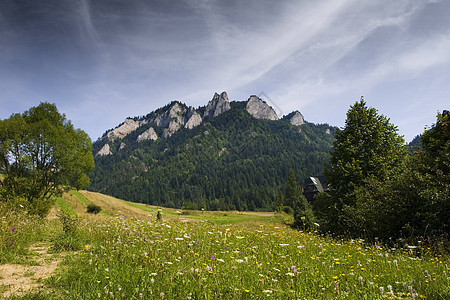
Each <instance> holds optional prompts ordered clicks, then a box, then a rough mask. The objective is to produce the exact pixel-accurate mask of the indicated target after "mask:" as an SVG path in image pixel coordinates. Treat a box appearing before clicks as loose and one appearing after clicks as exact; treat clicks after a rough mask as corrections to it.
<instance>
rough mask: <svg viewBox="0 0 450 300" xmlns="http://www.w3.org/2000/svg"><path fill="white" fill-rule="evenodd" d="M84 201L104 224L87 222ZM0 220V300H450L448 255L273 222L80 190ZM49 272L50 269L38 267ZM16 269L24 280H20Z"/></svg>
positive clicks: (266, 216)
mask: <svg viewBox="0 0 450 300" xmlns="http://www.w3.org/2000/svg"><path fill="white" fill-rule="evenodd" d="M90 203H93V204H96V205H99V206H101V207H102V208H103V211H104V214H98V215H92V214H87V213H86V206H87V205H88V204H90ZM0 210H1V212H2V216H3V222H2V223H0V224H1V226H2V227H0V228H1V231H0V233H1V235H0V242H1V244H0V247H1V248H0V271H1V273H0V297H1V296H3V297H5V298H8V297H10V298H22V299H61V298H64V299H92V298H105V299H106V298H109V299H113V298H120V299H212V298H214V299H261V298H273V299H288V298H291V299H294V298H295V299H297V298H300V299H331V298H333V299H384V298H386V299H411V298H412V299H425V298H426V299H448V298H449V296H450V288H449V286H450V284H449V281H450V279H449V276H448V272H449V271H450V270H449V268H448V263H449V258H448V257H446V256H438V255H436V256H433V255H431V253H428V252H427V251H428V249H423V248H421V247H420V245H409V247H405V248H402V249H387V248H385V247H383V245H377V244H374V245H373V244H366V243H365V242H364V241H362V240H358V241H353V240H351V241H344V240H336V239H332V238H328V237H323V236H318V235H316V234H314V233H304V232H300V231H297V230H292V229H290V228H289V227H288V226H286V225H284V224H283V220H282V216H280V215H274V214H271V213H238V212H202V211H191V212H179V211H177V210H174V209H163V210H162V219H161V220H157V217H156V215H157V212H158V210H159V208H158V207H156V206H148V205H142V204H137V203H129V202H125V201H122V200H119V199H116V198H112V197H109V196H105V195H101V194H98V193H92V192H86V191H80V192H70V193H67V194H65V195H64V196H63V197H62V198H59V199H57V207H56V208H55V210H54V211H53V213H52V215H51V217H50V218H49V219H47V220H40V221H39V220H35V219H31V218H29V217H28V216H26V215H24V214H22V213H21V212H19V211H13V210H11V209H9V210H8V208H7V207H5V206H2V207H0ZM63 212H65V214H63ZM62 215H64V216H62ZM75 216H78V217H77V218H75ZM36 244H38V245H39V247H36ZM36 249H40V250H36ZM39 258H42V259H39ZM18 263H19V264H18ZM36 264H38V266H34V265H36ZM56 264H57V265H58V267H57V268H56V270H55V269H54V268H53V269H52V268H50V267H47V266H50V265H56ZM23 265H25V266H28V267H27V268H28V270H29V271H28V272H27V271H23V272H22V271H20V270H22V269H23V267H21V266H23ZM21 268H22V269H21ZM30 270H31V271H30ZM44 270H47V271H46V272H47V273H45V272H44ZM1 274H12V275H10V276H9V275H8V276H4V275H1ZM14 274H15V275H14ZM1 276H3V277H1ZM19 277H20V280H21V281H19ZM11 278H13V279H15V278H17V281H14V280H12V281H11ZM14 282H20V284H21V285H20V286H19V287H18V286H17V284H16V283H14ZM24 282H28V283H29V284H28V285H26V286H25V284H24ZM16 296H17V297H16Z"/></svg>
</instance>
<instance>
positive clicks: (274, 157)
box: [90, 92, 334, 210]
mask: <svg viewBox="0 0 450 300" xmlns="http://www.w3.org/2000/svg"><path fill="white" fill-rule="evenodd" d="M333 133H334V128H333V127H331V126H329V125H328V124H320V125H316V124H312V123H309V122H305V121H304V119H303V116H302V115H301V114H300V113H299V112H298V111H297V112H292V113H290V114H288V115H287V116H284V117H283V118H281V119H278V117H277V116H276V113H275V111H274V110H273V109H272V108H271V107H270V106H269V105H268V104H267V103H265V102H264V101H262V100H261V99H259V98H258V97H256V96H251V97H250V98H249V100H248V101H233V102H229V101H228V97H227V94H226V93H225V92H223V93H222V94H220V95H219V94H215V95H214V97H213V99H212V100H211V101H209V103H208V105H207V106H203V107H199V108H198V109H194V108H192V107H187V106H186V105H184V104H183V103H180V102H178V101H174V102H172V103H170V104H168V105H166V106H164V107H162V108H160V109H158V110H156V111H154V112H152V113H149V114H148V115H146V116H145V117H135V118H127V119H126V120H125V122H124V123H122V124H120V125H119V126H118V127H116V128H115V129H111V130H108V131H107V132H106V133H105V134H104V135H103V136H102V137H101V138H100V139H99V140H97V141H96V142H95V143H94V145H93V152H94V155H95V164H96V167H95V169H94V171H93V172H92V173H91V174H90V178H91V186H90V190H92V191H97V192H101V193H105V194H108V195H111V196H114V197H118V198H122V199H126V200H129V201H134V202H139V203H146V204H152V205H161V206H165V207H176V208H181V207H183V206H184V207H190V208H192V209H194V208H195V209H202V208H203V209H207V210H273V209H274V208H275V206H277V205H279V204H281V203H282V201H283V199H282V197H283V193H284V187H285V183H286V180H287V175H288V172H289V170H290V169H291V168H292V169H293V170H294V172H295V175H296V178H298V180H303V179H304V178H306V177H309V176H316V175H321V174H322V170H323V164H324V163H325V162H327V161H328V159H329V151H330V150H331V147H332V141H333Z"/></svg>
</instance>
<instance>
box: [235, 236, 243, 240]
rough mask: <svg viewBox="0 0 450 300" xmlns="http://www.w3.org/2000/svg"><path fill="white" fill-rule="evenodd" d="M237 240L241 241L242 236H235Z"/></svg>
mask: <svg viewBox="0 0 450 300" xmlns="http://www.w3.org/2000/svg"><path fill="white" fill-rule="evenodd" d="M236 238H237V239H243V238H244V237H243V236H236Z"/></svg>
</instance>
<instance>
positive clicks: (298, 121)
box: [289, 110, 305, 126]
mask: <svg viewBox="0 0 450 300" xmlns="http://www.w3.org/2000/svg"><path fill="white" fill-rule="evenodd" d="M289 123H291V125H294V126H300V125H303V124H305V119H303V116H302V114H301V113H300V112H299V111H298V110H297V111H295V113H294V115H293V116H292V117H291V118H290V119H289Z"/></svg>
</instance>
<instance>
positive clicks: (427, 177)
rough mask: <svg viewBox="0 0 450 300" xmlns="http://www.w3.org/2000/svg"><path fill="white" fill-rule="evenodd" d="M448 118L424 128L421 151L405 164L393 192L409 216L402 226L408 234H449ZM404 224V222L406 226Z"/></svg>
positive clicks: (449, 148) (438, 117)
mask: <svg viewBox="0 0 450 300" xmlns="http://www.w3.org/2000/svg"><path fill="white" fill-rule="evenodd" d="M449 128H450V115H449V113H448V111H444V113H442V114H440V113H438V115H437V122H436V124H433V126H432V127H431V128H429V129H426V130H425V131H424V133H423V134H422V138H421V140H420V142H421V145H422V148H421V149H419V150H418V151H416V152H415V153H414V154H413V155H412V156H411V158H410V159H409V161H408V168H407V169H406V172H405V174H404V176H403V177H402V178H401V181H400V182H399V184H398V185H397V189H398V190H399V192H400V194H401V199H400V200H401V201H402V203H401V205H402V207H404V210H405V213H406V214H408V215H409V216H410V218H409V219H408V220H405V224H407V225H408V227H410V229H411V230H413V231H414V232H410V234H412V235H419V236H425V237H426V236H435V237H436V236H441V237H445V238H447V239H448V233H449V232H450V224H449V221H450V220H449V218H448V216H449V215H450V188H449V186H450V129H449ZM406 221H408V222H407V223H406Z"/></svg>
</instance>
